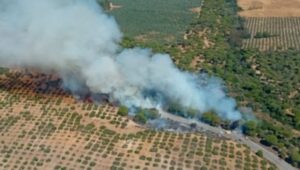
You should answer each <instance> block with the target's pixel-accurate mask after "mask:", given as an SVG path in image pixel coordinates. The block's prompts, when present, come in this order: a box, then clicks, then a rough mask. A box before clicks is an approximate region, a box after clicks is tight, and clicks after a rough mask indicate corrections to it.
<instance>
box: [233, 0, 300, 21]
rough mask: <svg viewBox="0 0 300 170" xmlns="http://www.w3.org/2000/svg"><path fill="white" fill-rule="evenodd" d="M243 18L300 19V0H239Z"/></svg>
mask: <svg viewBox="0 0 300 170" xmlns="http://www.w3.org/2000/svg"><path fill="white" fill-rule="evenodd" d="M237 2H238V5H239V7H240V8H241V11H240V12H239V15H241V16H243V17H300V10H299V9H300V0H285V1H282V0H237Z"/></svg>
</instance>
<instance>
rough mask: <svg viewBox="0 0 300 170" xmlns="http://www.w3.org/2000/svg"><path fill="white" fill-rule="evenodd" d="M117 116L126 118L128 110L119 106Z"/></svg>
mask: <svg viewBox="0 0 300 170" xmlns="http://www.w3.org/2000/svg"><path fill="white" fill-rule="evenodd" d="M117 114H118V115H120V116H127V115H128V108H127V107H126V106H120V107H119V110H118V113H117Z"/></svg>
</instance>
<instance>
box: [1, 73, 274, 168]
mask: <svg viewBox="0 0 300 170" xmlns="http://www.w3.org/2000/svg"><path fill="white" fill-rule="evenodd" d="M7 75H8V77H6V76H3V75H2V76H1V79H0V98H1V103H0V111H1V113H2V114H1V115H0V127H1V128H0V135H1V139H0V152H1V155H0V169H99V168H100V169H201V170H205V169H216V170H218V169H220V170H231V169H249V170H250V169H253V170H254V169H276V168H274V167H273V166H272V165H270V164H269V163H268V162H267V161H265V160H263V159H261V158H260V157H259V156H257V155H255V154H254V153H252V152H251V151H250V150H249V149H248V148H247V147H245V146H243V145H241V144H238V143H237V142H234V141H231V140H225V139H219V138H215V137H208V136H206V135H204V134H199V133H193V134H192V133H177V132H162V131H154V130H145V129H144V128H143V127H140V126H139V125H137V124H136V123H134V122H133V121H132V120H130V119H128V118H126V117H122V116H119V115H117V112H118V108H117V107H115V106H112V105H108V104H104V105H95V104H92V103H88V102H83V101H81V102H80V101H77V100H75V99H74V98H73V97H72V96H70V95H68V94H66V93H65V92H63V91H62V90H59V89H58V88H57V83H58V82H57V80H56V79H55V77H53V76H46V75H32V74H25V75H24V74H21V73H19V72H14V73H10V74H7ZM50 82H51V83H50ZM45 89H47V90H46V91H44V90H45Z"/></svg>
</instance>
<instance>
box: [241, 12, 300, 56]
mask: <svg viewBox="0 0 300 170" xmlns="http://www.w3.org/2000/svg"><path fill="white" fill-rule="evenodd" d="M245 27H246V28H247V30H249V32H250V34H251V36H250V38H249V39H246V40H244V42H243V48H245V49H249V48H256V49H259V50H261V51H270V50H271V51H274V50H278V51H283V50H288V49H290V48H293V49H298V50H299V49H300V41H299V39H298V37H299V36H298V35H299V30H298V29H295V28H298V27H299V17H250V18H246V23H245Z"/></svg>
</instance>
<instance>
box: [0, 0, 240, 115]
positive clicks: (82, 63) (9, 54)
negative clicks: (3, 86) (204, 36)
mask: <svg viewBox="0 0 300 170" xmlns="http://www.w3.org/2000/svg"><path fill="white" fill-rule="evenodd" d="M0 38H1V39H0V66H1V67H13V66H21V67H25V68H26V67H30V68H36V69H40V70H42V71H55V72H56V73H58V74H59V75H60V76H61V77H62V79H63V81H64V85H65V86H67V87H68V88H69V89H71V90H73V91H80V88H82V87H87V88H88V89H89V90H90V91H91V92H93V93H105V94H109V95H110V97H111V98H112V99H113V100H115V101H118V102H120V103H121V104H123V105H126V106H128V107H144V108H152V107H157V106H159V105H165V104H168V102H170V101H171V102H176V103H179V104H180V105H181V106H182V107H186V108H193V109H196V110H197V111H198V112H199V114H201V113H203V112H206V111H214V112H216V113H217V114H218V115H219V116H220V117H222V118H224V119H228V120H239V119H240V118H241V114H240V112H239V111H237V110H236V103H235V101H234V100H233V99H232V98H230V97H227V95H226V93H225V92H224V90H223V88H224V87H223V85H222V82H221V81H220V80H218V79H217V78H213V77H207V76H203V75H202V76H199V75H195V74H192V73H188V72H183V71H180V70H179V69H178V68H177V67H176V66H175V65H174V63H173V62H172V60H171V59H170V57H169V56H168V55H166V54H153V53H152V52H151V50H149V49H141V48H134V49H122V48H121V47H120V46H119V43H120V41H121V40H122V33H121V32H120V30H119V28H118V25H117V23H116V22H115V20H114V18H113V17H111V16H108V15H107V14H105V13H104V12H103V10H102V9H101V7H99V6H98V4H97V3H96V1H95V0H0Z"/></svg>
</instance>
